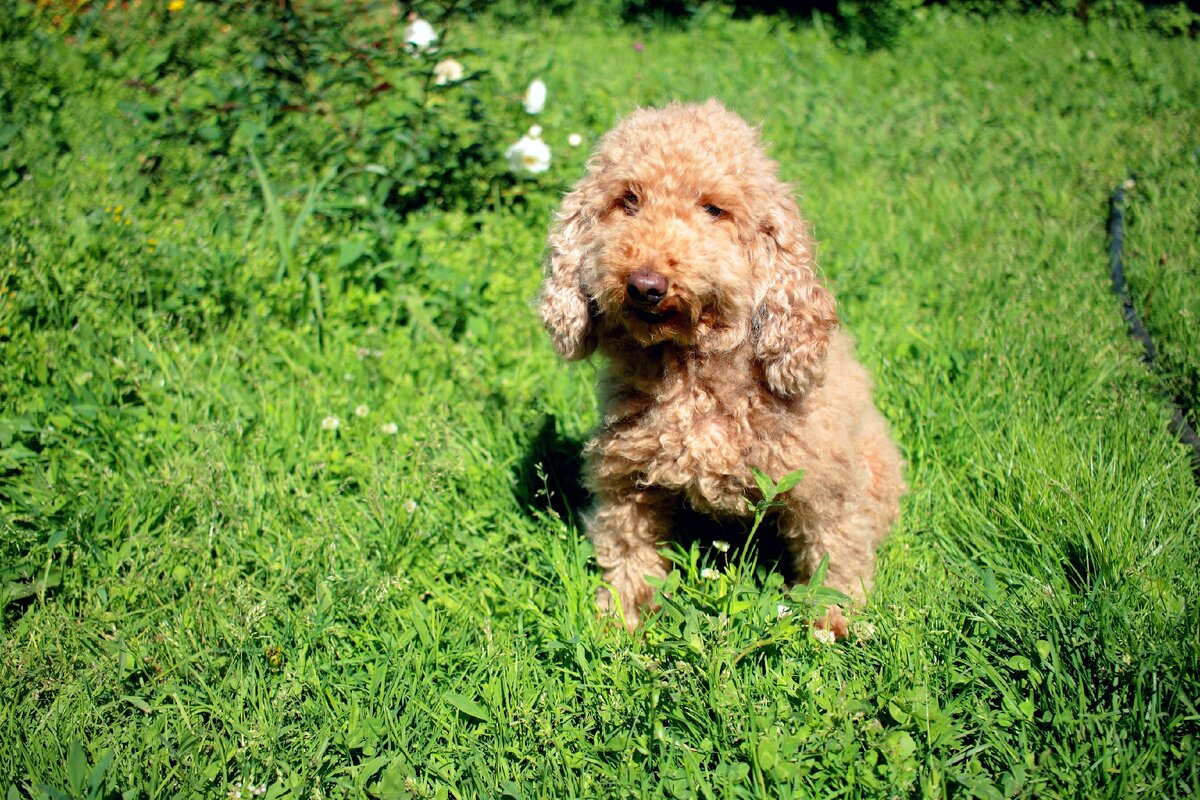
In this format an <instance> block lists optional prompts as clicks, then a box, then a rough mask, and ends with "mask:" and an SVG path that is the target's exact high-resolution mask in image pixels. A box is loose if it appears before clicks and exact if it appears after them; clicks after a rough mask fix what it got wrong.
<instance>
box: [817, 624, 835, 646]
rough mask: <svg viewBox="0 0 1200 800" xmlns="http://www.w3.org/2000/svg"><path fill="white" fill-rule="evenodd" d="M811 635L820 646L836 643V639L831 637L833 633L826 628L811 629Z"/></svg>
mask: <svg viewBox="0 0 1200 800" xmlns="http://www.w3.org/2000/svg"><path fill="white" fill-rule="evenodd" d="M812 635H813V638H814V639H816V640H817V641H818V642H820V643H821V644H833V643H834V642H835V641H837V637H836V636H834V635H833V631H831V630H829V629H828V628H813V632H812Z"/></svg>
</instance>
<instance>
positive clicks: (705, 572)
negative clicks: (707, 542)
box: [700, 567, 721, 581]
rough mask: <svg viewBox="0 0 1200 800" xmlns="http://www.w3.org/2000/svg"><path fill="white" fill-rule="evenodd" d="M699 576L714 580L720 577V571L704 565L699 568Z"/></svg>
mask: <svg viewBox="0 0 1200 800" xmlns="http://www.w3.org/2000/svg"><path fill="white" fill-rule="evenodd" d="M700 577H701V578H704V579H705V580H708V581H715V580H716V579H717V578H719V577H721V573H719V572H717V571H716V570H715V569H713V568H712V567H705V568H704V569H702V570H700Z"/></svg>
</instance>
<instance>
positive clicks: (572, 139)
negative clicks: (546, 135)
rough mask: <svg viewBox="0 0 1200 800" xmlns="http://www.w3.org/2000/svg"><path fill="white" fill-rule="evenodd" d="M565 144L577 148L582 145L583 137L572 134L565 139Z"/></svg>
mask: <svg viewBox="0 0 1200 800" xmlns="http://www.w3.org/2000/svg"><path fill="white" fill-rule="evenodd" d="M567 144H569V145H571V147H579V145H581V144H583V137H582V136H580V135H579V134H578V133H572V134H571V135H570V136H568V137H567Z"/></svg>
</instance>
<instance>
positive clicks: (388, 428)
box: [379, 422, 400, 436]
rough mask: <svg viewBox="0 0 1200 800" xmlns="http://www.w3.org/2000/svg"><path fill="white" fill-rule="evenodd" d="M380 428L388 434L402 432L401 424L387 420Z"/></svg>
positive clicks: (393, 434) (392, 434)
mask: <svg viewBox="0 0 1200 800" xmlns="http://www.w3.org/2000/svg"><path fill="white" fill-rule="evenodd" d="M379 430H380V431H382V432H383V433H386V434H387V435H388V436H395V435H396V434H397V433H399V432H400V426H399V425H397V424H396V423H394V422H385V423H383V424H382V425H380V426H379Z"/></svg>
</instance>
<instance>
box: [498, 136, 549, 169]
mask: <svg viewBox="0 0 1200 800" xmlns="http://www.w3.org/2000/svg"><path fill="white" fill-rule="evenodd" d="M541 134H542V129H541V128H540V127H539V126H537V125H534V126H533V127H532V128H530V129H529V133H527V134H526V135H524V136H522V137H521V138H520V139H518V140H517V141H516V143H515V144H513V145H511V146H510V147H509V148H508V149H507V150H505V151H504V158H505V159H506V160H507V161H508V166H509V168H510V169H511V170H512V171H513V172H517V173H521V172H527V173H530V174H533V175H536V174H537V173H539V172H545V171H546V170H548V169H550V147H549V145H547V144H546V143H545V142H543V141H542V140H541V138H539V137H540V136H541Z"/></svg>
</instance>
